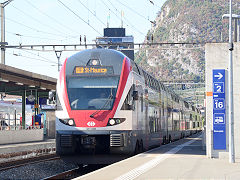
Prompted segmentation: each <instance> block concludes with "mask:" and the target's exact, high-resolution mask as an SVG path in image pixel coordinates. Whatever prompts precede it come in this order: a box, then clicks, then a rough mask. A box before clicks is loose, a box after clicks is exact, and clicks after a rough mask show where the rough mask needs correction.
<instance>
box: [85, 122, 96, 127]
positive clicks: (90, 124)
mask: <svg viewBox="0 0 240 180" xmlns="http://www.w3.org/2000/svg"><path fill="white" fill-rule="evenodd" d="M95 124H96V123H95V122H93V121H89V122H88V123H87V125H88V126H95Z"/></svg>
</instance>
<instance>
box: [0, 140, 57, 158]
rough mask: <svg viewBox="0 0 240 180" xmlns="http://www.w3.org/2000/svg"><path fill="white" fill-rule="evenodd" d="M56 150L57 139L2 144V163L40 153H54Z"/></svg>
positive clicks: (0, 156)
mask: <svg viewBox="0 0 240 180" xmlns="http://www.w3.org/2000/svg"><path fill="white" fill-rule="evenodd" d="M55 152H56V143H55V139H46V140H43V141H34V142H27V143H17V144H5V145H0V163H1V162H6V161H11V160H18V159H22V158H29V157H34V156H39V155H46V154H54V153H55Z"/></svg>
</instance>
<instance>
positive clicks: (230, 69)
mask: <svg viewBox="0 0 240 180" xmlns="http://www.w3.org/2000/svg"><path fill="white" fill-rule="evenodd" d="M232 19H233V16H232V0H229V63H228V105H229V109H228V120H229V135H228V136H229V162H230V163H235V154H234V132H233V130H234V128H233V123H234V116H233V113H234V112H233V59H232V51H233V40H232Z"/></svg>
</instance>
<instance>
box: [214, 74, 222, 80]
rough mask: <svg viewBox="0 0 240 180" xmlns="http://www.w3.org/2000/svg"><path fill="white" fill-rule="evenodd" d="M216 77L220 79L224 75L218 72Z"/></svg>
mask: <svg viewBox="0 0 240 180" xmlns="http://www.w3.org/2000/svg"><path fill="white" fill-rule="evenodd" d="M214 77H216V78H218V79H222V77H223V75H222V74H221V73H218V74H216V75H214Z"/></svg>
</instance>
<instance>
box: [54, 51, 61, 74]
mask: <svg viewBox="0 0 240 180" xmlns="http://www.w3.org/2000/svg"><path fill="white" fill-rule="evenodd" d="M55 54H56V56H57V59H58V72H59V71H60V66H61V64H60V57H61V55H62V51H55Z"/></svg>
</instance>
